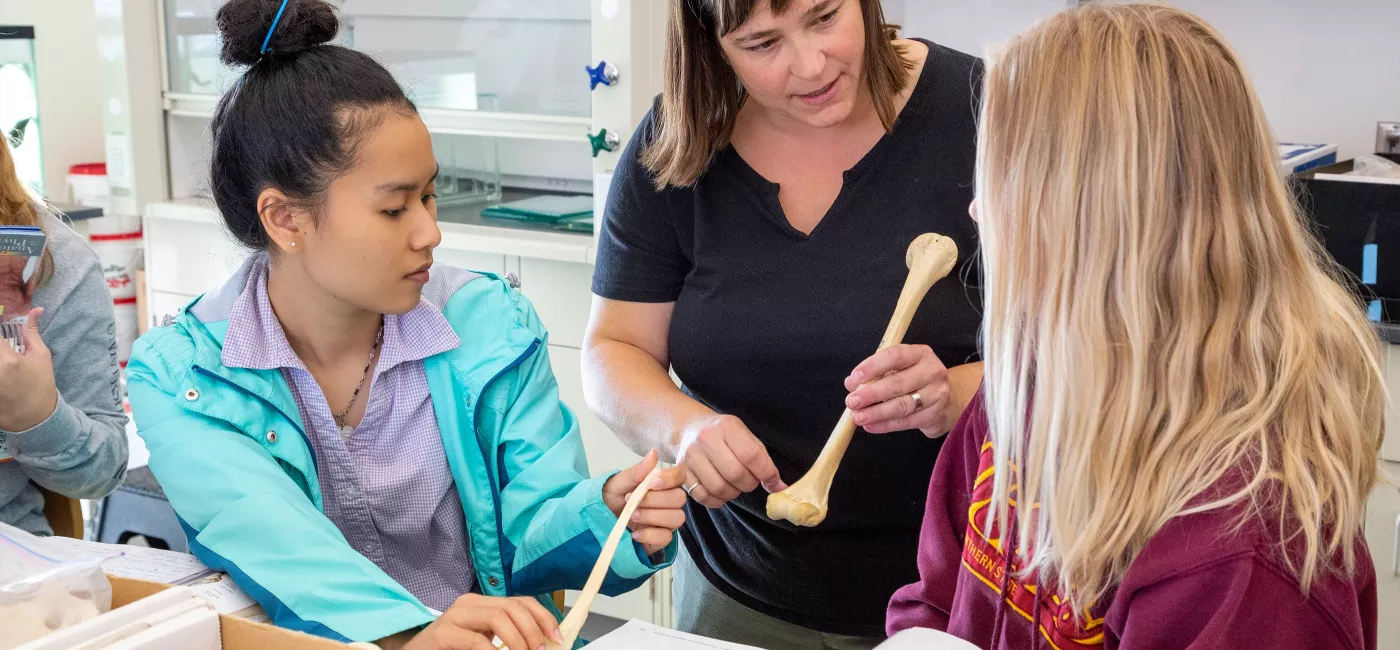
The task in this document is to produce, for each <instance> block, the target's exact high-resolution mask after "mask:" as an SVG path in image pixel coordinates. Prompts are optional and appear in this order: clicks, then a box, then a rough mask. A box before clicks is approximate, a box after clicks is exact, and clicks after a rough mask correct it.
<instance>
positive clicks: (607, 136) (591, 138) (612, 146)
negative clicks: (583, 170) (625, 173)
mask: <svg viewBox="0 0 1400 650" xmlns="http://www.w3.org/2000/svg"><path fill="white" fill-rule="evenodd" d="M588 142H589V143H590V144H592V145H593V157H594V158H597V157H598V154H599V153H602V152H604V151H615V150H617V147H618V145H620V144H622V136H619V135H618V134H616V133H613V132H612V131H609V130H607V129H603V130H601V131H599V132H597V133H590V134H589V135H588Z"/></svg>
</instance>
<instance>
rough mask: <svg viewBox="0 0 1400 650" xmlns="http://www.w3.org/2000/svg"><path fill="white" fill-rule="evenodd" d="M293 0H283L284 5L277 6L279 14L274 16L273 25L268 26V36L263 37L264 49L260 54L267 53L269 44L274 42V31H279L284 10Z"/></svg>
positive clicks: (259, 51)
mask: <svg viewBox="0 0 1400 650" xmlns="http://www.w3.org/2000/svg"><path fill="white" fill-rule="evenodd" d="M288 2H291V0H282V6H281V7H278V8H277V15H276V16H273V17H272V26H271V27H269V28H267V38H264V39H263V44H262V49H261V50H258V54H267V45H268V43H271V42H272V33H273V32H275V31H277V23H279V22H281V21H282V12H284V11H286V10H287V3H288Z"/></svg>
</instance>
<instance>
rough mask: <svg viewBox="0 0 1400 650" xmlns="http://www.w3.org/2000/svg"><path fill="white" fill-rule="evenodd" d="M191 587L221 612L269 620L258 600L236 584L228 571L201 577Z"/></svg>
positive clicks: (196, 593) (197, 594)
mask: <svg viewBox="0 0 1400 650" xmlns="http://www.w3.org/2000/svg"><path fill="white" fill-rule="evenodd" d="M190 589H193V590H194V595H196V596H199V597H200V598H203V599H204V600H207V601H209V604H211V605H213V606H214V609H216V610H219V613H220V614H228V615H230V616H237V617H239V618H250V619H254V620H267V614H266V613H265V612H263V609H262V606H260V605H258V601H256V600H253V598H252V596H249V595H248V594H245V593H243V590H242V589H239V588H238V585H237V584H234V582H233V578H230V577H228V574H226V573H216V574H214V575H212V576H207V577H204V578H201V579H200V580H199V581H197V582H195V583H193V584H191V585H190Z"/></svg>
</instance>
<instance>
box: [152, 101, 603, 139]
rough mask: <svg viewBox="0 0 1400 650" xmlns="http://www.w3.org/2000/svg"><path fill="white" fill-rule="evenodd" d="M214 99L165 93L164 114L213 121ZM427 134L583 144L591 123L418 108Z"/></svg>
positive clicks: (583, 119)
mask: <svg viewBox="0 0 1400 650" xmlns="http://www.w3.org/2000/svg"><path fill="white" fill-rule="evenodd" d="M218 104H219V97H218V96H217V95H200V94H191V93H165V111H166V112H167V113H169V114H171V115H176V116H179V117H199V118H204V119H209V118H212V117H214V109H215V108H216V107H217V106H218ZM418 113H419V115H421V116H422V117H423V122H424V123H426V124H427V125H428V130H429V131H432V132H433V133H446V134H451V135H477V136H492V137H498V138H524V139H528V140H562V141H566V142H587V141H588V130H589V129H590V128H591V127H592V125H593V120H592V119H591V118H587V117H569V116H562V115H527V114H522V113H495V112H491V111H462V110H453V109H445V108H422V109H419V111H418Z"/></svg>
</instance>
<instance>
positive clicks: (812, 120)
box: [583, 0, 982, 650]
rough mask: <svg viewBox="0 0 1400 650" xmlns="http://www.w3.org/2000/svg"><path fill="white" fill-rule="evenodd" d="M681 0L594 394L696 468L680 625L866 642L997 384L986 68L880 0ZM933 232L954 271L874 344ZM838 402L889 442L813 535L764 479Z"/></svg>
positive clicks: (619, 180)
mask: <svg viewBox="0 0 1400 650" xmlns="http://www.w3.org/2000/svg"><path fill="white" fill-rule="evenodd" d="M669 4H670V18H671V20H670V27H669V31H668V34H667V36H666V61H667V64H666V79H665V86H664V89H663V93H662V95H661V98H660V101H658V102H657V104H656V106H655V107H654V108H653V109H652V111H651V113H650V114H649V115H647V117H646V118H645V119H644V120H643V121H642V123H641V126H640V127H639V128H638V130H637V132H636V135H635V136H634V137H633V139H632V143H631V144H630V145H629V146H628V148H627V150H626V152H625V153H624V154H623V156H622V160H620V161H619V163H618V165H617V174H616V175H615V176H614V178H613V185H612V190H611V191H610V192H609V193H608V205H607V210H606V213H605V215H604V219H603V226H602V234H601V242H600V244H599V246H598V264H597V267H596V269H595V271H594V276H593V293H594V294H596V298H595V299H594V301H593V315H592V319H591V321H590V323H589V333H588V336H587V338H586V339H585V342H584V351H583V356H584V388H585V390H586V391H587V395H588V398H589V404H590V405H591V406H592V407H593V409H594V411H595V412H596V413H597V414H598V416H599V418H600V419H602V420H603V421H604V422H606V423H607V424H608V425H609V426H611V427H612V429H613V431H615V432H617V434H618V436H619V437H620V438H621V439H622V440H623V441H624V442H625V443H626V444H627V445H629V446H630V447H631V448H632V449H634V450H642V451H645V450H647V449H651V448H654V447H655V448H660V450H661V455H662V457H663V458H664V459H665V460H668V461H670V460H674V461H676V462H679V463H680V464H681V465H683V466H684V467H685V468H686V470H687V471H688V472H689V477H688V478H687V480H686V483H685V485H686V487H687V488H689V492H690V495H691V497H693V499H694V502H693V503H692V504H691V506H690V509H689V510H688V513H687V514H688V517H687V521H686V523H685V527H684V528H683V529H682V530H681V540H682V542H683V545H684V548H683V550H682V552H681V555H680V557H679V558H678V559H677V561H676V566H675V569H674V574H675V583H674V584H675V589H674V593H675V602H676V613H677V621H676V623H677V627H678V628H679V629H682V630H685V631H688V632H695V633H699V634H702V635H705V636H710V637H714V638H719V639H724V640H727V641H734V642H738V643H744V644H748V645H755V646H759V647H763V648H768V649H770V650H789V649H791V650H809V649H812V648H818V649H822V648H824V649H827V650H847V649H860V648H870V647H873V646H875V645H876V644H878V643H879V642H880V641H882V640H883V639H884V620H885V605H886V603H887V602H888V600H889V596H890V594H893V593H894V591H895V589H897V588H899V587H900V586H901V585H903V584H907V583H908V582H910V581H913V580H914V579H915V578H916V577H917V575H918V573H917V571H916V567H915V563H914V562H913V561H911V559H912V558H913V557H915V554H916V551H917V548H918V542H919V523H920V521H921V519H922V517H923V505H924V496H925V493H924V490H923V488H922V487H921V486H922V485H923V484H925V483H927V481H928V476H929V475H930V473H931V472H932V471H933V465H934V460H935V459H936V458H937V456H938V452H939V448H940V447H941V446H942V444H943V442H942V440H941V438H940V436H941V435H942V434H944V433H946V432H947V431H948V430H949V428H950V427H951V426H952V424H953V422H955V421H956V420H957V417H958V415H959V414H960V413H961V412H962V410H963V407H964V406H965V405H966V404H967V402H968V400H970V399H971V398H972V394H973V393H974V392H975V391H976V386H977V384H978V383H979V382H980V380H981V364H980V363H976V362H977V360H978V356H977V327H978V305H979V303H980V298H979V293H978V290H977V289H976V278H975V275H974V274H975V271H976V266H975V264H974V260H973V258H974V257H975V251H976V250H977V230H976V226H975V224H974V223H973V222H972V220H971V219H969V218H968V216H967V204H968V203H969V202H971V201H972V172H973V167H974V162H975V159H976V147H975V140H976V132H977V128H976V123H975V121H974V104H975V103H976V99H975V97H976V95H975V93H976V89H977V88H978V86H979V85H980V83H981V75H982V63H981V62H980V61H978V60H977V59H976V58H974V57H971V56H968V55H966V54H962V53H959V52H955V51H953V50H950V49H948V48H946V47H942V46H939V45H937V44H935V43H931V42H928V41H924V40H915V39H903V38H899V37H897V36H896V33H895V27H894V26H892V25H889V24H887V23H886V22H885V20H884V18H883V12H882V8H881V5H880V2H879V0H786V1H782V2H780V1H778V0H767V1H765V0H671V1H670V3H669ZM926 232H937V233H942V234H944V235H946V236H948V237H951V238H952V239H953V241H954V242H956V243H957V246H958V251H959V253H960V255H961V256H962V260H963V264H962V265H961V266H960V268H959V269H958V270H957V271H956V272H955V273H953V274H952V275H950V276H949V277H948V278H947V279H945V280H943V281H941V282H939V283H938V284H937V285H936V286H934V287H933V290H932V291H930V292H929V294H928V297H927V298H926V299H925V300H924V303H923V305H922V307H921V308H920V309H919V312H918V314H917V315H916V316H915V318H914V321H913V324H912V326H911V327H910V328H909V334H908V335H907V336H906V337H905V341H906V343H907V344H906V345H899V346H894V347H891V348H888V349H886V350H884V351H882V352H881V353H879V354H876V355H874V356H871V353H872V352H873V351H874V350H875V348H876V345H877V344H878V342H879V341H880V336H881V334H883V332H884V329H885V325H886V324H887V322H888V321H889V317H890V313H891V312H893V310H894V305H895V302H896V300H897V299H898V296H899V288H900V285H901V284H903V282H904V277H905V275H906V274H907V273H908V270H907V268H906V267H905V264H904V253H905V250H906V249H907V248H908V246H909V242H911V241H913V240H914V238H915V237H917V236H919V235H920V234H923V233H926ZM969 276H972V277H969ZM963 279H968V280H969V281H970V286H969V285H965V284H964V283H963V282H961V281H960V280H963ZM668 369H673V370H674V371H675V374H676V376H677V377H679V378H680V380H681V382H682V383H683V384H684V387H683V388H678V387H677V386H676V385H675V384H674V383H672V381H671V378H670V376H669V375H668V374H667V370H668ZM862 384H865V385H864V386H862ZM847 406H849V407H851V408H852V409H853V410H854V411H855V421H856V423H857V424H858V425H860V426H862V427H863V428H864V430H865V432H869V433H876V434H888V435H872V436H866V435H863V434H862V435H860V437H859V439H858V440H857V441H856V442H855V443H853V444H852V445H851V448H850V450H849V451H848V452H847V453H846V457H845V460H844V461H843V462H842V465H841V472H840V473H839V474H837V475H836V480H835V483H834V484H833V485H832V488H831V514H830V515H829V516H828V517H827V519H826V521H825V522H823V523H822V524H821V525H820V526H818V527H816V528H797V527H795V526H792V525H791V524H788V523H787V522H775V521H773V520H770V519H769V518H768V517H767V515H766V513H765V500H766V498H767V496H768V495H767V493H768V492H771V491H773V490H777V489H781V488H782V487H783V485H784V481H787V482H793V481H796V480H797V479H798V478H800V477H801V476H802V475H803V473H804V472H806V471H807V470H808V468H810V467H811V466H812V462H813V461H814V460H816V458H817V454H818V453H820V451H821V448H822V444H823V443H824V442H825V441H826V435H827V433H828V432H830V431H831V427H832V425H834V424H835V423H836V421H837V420H838V419H839V418H840V416H841V411H842V409H843V408H844V407H847ZM760 486H762V488H763V489H760Z"/></svg>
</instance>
